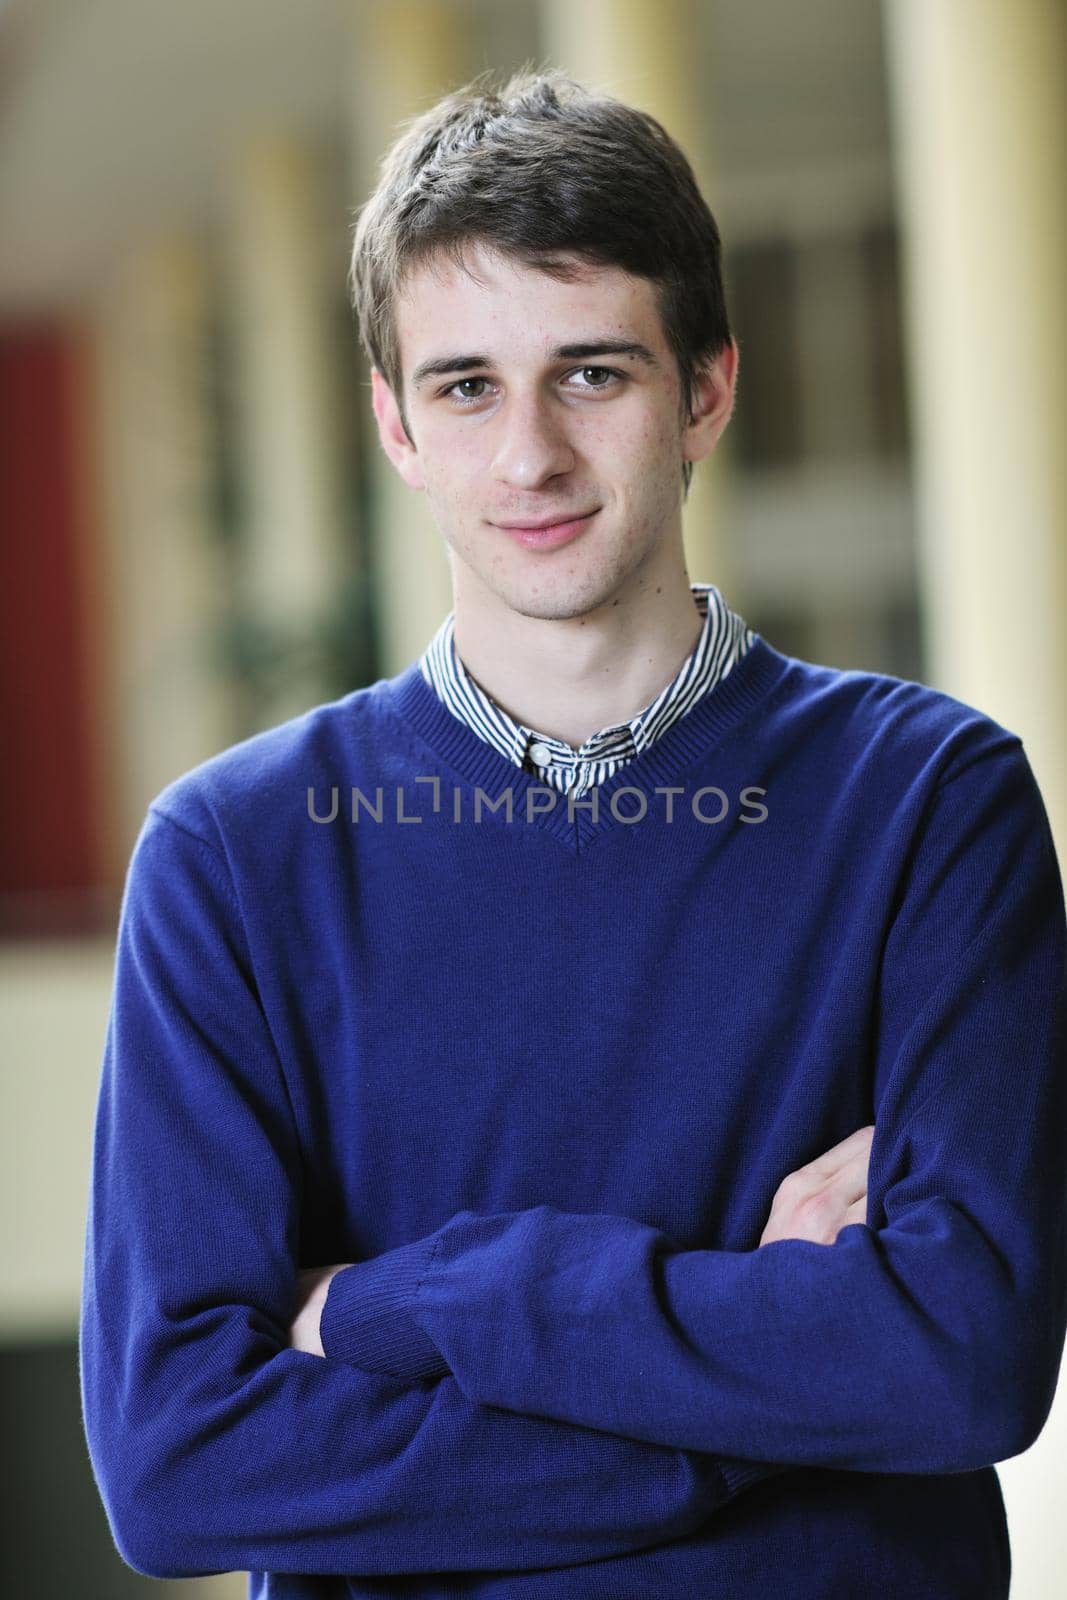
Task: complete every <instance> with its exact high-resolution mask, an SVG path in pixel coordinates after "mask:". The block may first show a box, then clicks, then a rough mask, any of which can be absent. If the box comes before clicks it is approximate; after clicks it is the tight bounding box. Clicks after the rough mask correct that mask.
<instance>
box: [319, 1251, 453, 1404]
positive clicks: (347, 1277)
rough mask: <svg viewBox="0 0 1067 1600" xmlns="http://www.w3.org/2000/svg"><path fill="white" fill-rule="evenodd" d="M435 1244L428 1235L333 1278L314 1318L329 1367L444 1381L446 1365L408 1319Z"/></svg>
mask: <svg viewBox="0 0 1067 1600" xmlns="http://www.w3.org/2000/svg"><path fill="white" fill-rule="evenodd" d="M437 1242H438V1240H437V1236H436V1235H435V1234H431V1235H429V1236H428V1237H427V1238H425V1239H418V1240H416V1241H415V1242H414V1243H413V1244H405V1245H400V1246H399V1247H398V1248H397V1249H396V1250H386V1251H384V1252H383V1253H382V1254H381V1255H379V1256H374V1257H373V1258H372V1259H371V1260H370V1261H357V1262H356V1263H355V1264H354V1265H353V1266H350V1267H345V1268H343V1269H342V1271H340V1272H335V1273H334V1275H333V1277H332V1278H331V1280H330V1287H329V1289H328V1290H327V1293H326V1304H325V1305H324V1306H323V1308H322V1314H321V1316H320V1317H319V1338H320V1339H321V1341H322V1348H323V1351H324V1353H325V1355H326V1356H327V1357H328V1358H329V1359H330V1360H331V1361H343V1362H345V1363H346V1364H347V1365H349V1366H353V1367H362V1368H363V1370H364V1371H365V1372H380V1373H385V1374H387V1375H388V1376H390V1377H395V1378H408V1379H416V1378H435V1377H444V1376H445V1374H446V1373H447V1372H448V1370H449V1369H448V1365H447V1363H446V1362H445V1361H444V1360H443V1359H442V1357H441V1354H440V1352H439V1350H438V1348H437V1346H436V1345H435V1344H434V1342H433V1340H432V1339H431V1338H430V1337H429V1335H428V1334H426V1333H424V1332H423V1331H422V1329H421V1328H420V1327H419V1325H418V1323H417V1322H416V1321H415V1319H414V1317H413V1315H412V1307H413V1306H414V1303H415V1296H416V1294H417V1293H418V1289H419V1285H420V1283H421V1282H422V1279H423V1277H424V1276H425V1274H426V1271H427V1269H428V1268H429V1265H430V1260H431V1257H432V1256H433V1252H434V1250H435V1248H436V1246H437Z"/></svg>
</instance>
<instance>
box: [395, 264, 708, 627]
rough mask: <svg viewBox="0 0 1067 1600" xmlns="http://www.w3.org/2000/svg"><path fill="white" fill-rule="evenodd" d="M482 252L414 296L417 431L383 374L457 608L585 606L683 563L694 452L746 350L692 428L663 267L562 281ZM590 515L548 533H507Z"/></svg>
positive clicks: (401, 459)
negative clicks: (660, 275)
mask: <svg viewBox="0 0 1067 1600" xmlns="http://www.w3.org/2000/svg"><path fill="white" fill-rule="evenodd" d="M465 259H466V261H467V262H468V263H469V265H470V266H471V267H472V268H473V270H474V273H475V274H476V277H472V276H471V275H470V274H469V273H467V272H464V271H463V270H461V269H460V268H459V267H457V266H455V265H454V264H453V263H452V262H451V261H450V260H448V258H447V257H443V256H438V257H436V258H435V259H434V260H433V262H432V263H428V264H425V265H423V266H421V267H419V268H418V269H416V270H415V271H414V272H412V273H411V275H410V276H409V278H408V279H407V281H406V284H405V287H404V291H403V293H402V294H401V296H400V297H399V300H398V303H397V307H396V318H397V333H398V339H399V345H400V358H401V370H402V372H403V400H404V408H405V414H406V417H407V421H408V426H409V429H410V433H411V440H412V441H413V443H409V441H408V440H407V439H406V438H405V436H404V433H403V428H402V424H401V421H400V417H399V414H398V409H397V406H396V401H395V399H394V397H393V396H392V395H391V394H390V392H389V390H388V389H387V388H386V386H385V384H384V383H383V382H382V380H381V378H380V376H379V375H378V374H377V373H375V374H374V377H373V383H374V404H375V412H376V414H377V417H378V422H379V428H380V430H381V435H382V442H383V445H384V447H385V449H386V451H387V453H388V454H389V456H390V458H391V460H392V461H393V462H394V464H395V465H396V466H397V468H398V470H399V471H400V472H401V474H402V476H403V478H404V480H405V482H407V483H408V484H409V485H410V486H411V487H412V488H416V489H425V491H426V494H427V495H428V497H429V500H430V504H431V507H432V510H433V513H434V517H435V519H436V521H437V524H438V527H439V528H440V530H441V533H442V536H443V537H444V539H445V542H446V544H447V545H448V547H449V550H450V552H451V556H452V573H453V584H454V589H455V598H456V604H457V607H459V606H460V605H461V604H462V605H463V607H464V609H465V610H467V611H470V610H471V609H476V610H478V611H479V612H480V613H481V614H483V615H484V614H487V612H498V611H499V608H500V607H501V606H503V607H505V608H508V609H510V610H512V611H515V612H518V613H520V614H522V615H524V616H530V617H542V618H552V619H560V618H567V617H576V616H583V615H586V614H588V613H589V612H591V611H594V610H596V609H597V608H599V607H602V606H605V605H610V604H611V603H612V602H613V601H614V600H619V599H623V598H626V597H628V596H629V597H633V596H634V595H635V594H637V593H638V592H639V591H640V589H641V587H642V586H643V585H644V584H645V583H648V582H653V581H655V582H658V581H660V579H661V578H662V577H663V576H664V575H665V574H666V573H667V572H668V571H669V570H670V568H671V567H672V565H673V564H674V563H677V566H678V569H679V570H684V555H683V549H682V537H681V499H682V492H681V491H682V484H681V469H682V460H683V454H688V455H689V457H690V458H691V459H694V460H695V459H697V457H698V456H700V455H704V454H706V453H707V451H708V450H709V449H711V448H712V447H713V445H714V442H715V439H717V437H718V434H719V433H720V432H721V430H722V427H724V426H725V423H726V421H727V419H728V417H729V412H730V408H731V406H732V396H733V362H734V359H735V352H734V351H733V350H732V349H731V350H729V351H727V352H724V355H723V356H722V357H720V359H719V361H718V362H717V363H716V367H715V369H713V372H712V374H711V375H709V377H708V379H707V380H706V382H705V383H704V384H703V385H702V388H701V397H702V398H701V405H702V406H703V408H704V413H705V414H704V415H703V417H702V419H701V420H700V421H698V422H697V424H695V425H693V426H690V427H687V426H686V425H685V423H684V420H683V415H682V397H681V389H680V378H679V374H678V368H677V364H676V362H675V360H674V357H673V355H672V353H671V351H670V348H669V346H668V344H667V340H666V336H665V334H664V331H663V327H662V324H661V320H660V315H659V311H658V308H657V306H656V302H655V298H654V290H653V286H652V284H651V283H650V282H649V281H648V280H647V279H644V278H634V277H630V276H629V275H627V274H626V273H624V272H622V271H621V270H619V269H618V268H614V267H591V266H584V267H583V268H582V272H581V276H580V277H578V278H576V279H574V280H573V281H571V282H560V281H559V280H558V279H555V278H552V277H549V276H548V274H546V273H544V272H540V271H538V270H536V269H535V268H532V267H527V266H525V265H523V264H521V263H519V262H517V261H515V260H514V259H512V258H510V257H503V256H501V255H499V254H497V253H496V252H490V251H489V250H487V249H486V248H485V247H483V246H481V245H477V244H472V245H471V246H470V247H469V249H468V251H467V253H466V258H465ZM608 347H612V348H608ZM621 347H627V348H621ZM575 519H582V520H580V521H579V523H578V526H576V527H574V526H572V527H570V528H563V529H560V530H558V531H555V532H552V533H550V534H548V535H544V536H542V537H541V538H540V539H539V540H534V539H532V538H527V539H526V540H525V541H524V540H523V539H522V538H520V537H519V536H518V535H517V534H515V533H514V532H510V531H508V530H509V529H513V528H514V527H515V525H516V524H519V523H524V524H531V523H540V524H544V523H548V524H552V525H558V524H565V523H573V522H574V520H575Z"/></svg>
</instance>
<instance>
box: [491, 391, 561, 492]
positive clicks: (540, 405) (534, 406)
mask: <svg viewBox="0 0 1067 1600" xmlns="http://www.w3.org/2000/svg"><path fill="white" fill-rule="evenodd" d="M495 443H496V449H495V451H494V454H493V461H492V471H493V475H494V477H495V478H496V479H497V480H498V482H500V483H506V484H508V485H509V486H510V487H511V488H514V489H536V488H539V487H540V485H541V484H543V483H545V482H547V480H548V479H549V478H554V477H556V476H557V474H559V473H565V472H570V471H571V470H572V468H573V466H574V451H573V449H572V448H571V445H570V443H569V441H568V438H567V434H566V428H565V425H564V421H563V419H562V418H561V417H560V416H558V415H554V414H553V412H552V402H551V400H550V399H549V397H547V396H545V395H542V394H531V395H527V396H522V395H515V394H512V395H511V396H509V397H508V399H507V400H506V401H505V403H504V405H503V406H502V407H501V410H500V413H499V414H498V417H497V437H496V441H495Z"/></svg>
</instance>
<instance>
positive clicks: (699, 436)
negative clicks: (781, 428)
mask: <svg viewBox="0 0 1067 1600" xmlns="http://www.w3.org/2000/svg"><path fill="white" fill-rule="evenodd" d="M737 363H738V350H737V343H736V341H735V340H733V339H731V340H730V343H729V344H728V345H725V346H724V347H723V349H722V350H720V351H719V354H718V355H717V356H716V357H715V360H714V361H713V362H712V363H711V365H710V366H707V367H702V368H700V369H699V370H698V371H697V373H696V374H695V379H694V394H693V417H694V420H693V421H692V422H690V423H688V424H687V425H686V428H685V432H684V435H683V440H682V459H683V461H702V460H703V459H704V457H705V456H709V455H710V454H711V452H712V451H713V450H714V448H715V446H716V445H717V444H718V442H719V438H720V436H721V434H722V431H723V429H724V428H725V427H726V424H727V423H728V422H729V420H730V418H731V416H732V415H733V409H734V391H735V389H736V387H737Z"/></svg>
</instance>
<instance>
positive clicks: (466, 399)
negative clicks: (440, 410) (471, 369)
mask: <svg viewBox="0 0 1067 1600" xmlns="http://www.w3.org/2000/svg"><path fill="white" fill-rule="evenodd" d="M487 381H488V380H487V379H485V378H460V379H458V380H457V382H455V383H452V384H449V386H448V388H447V389H446V390H445V391H444V394H445V397H446V398H447V399H452V400H458V401H459V403H460V404H461V405H472V404H473V403H474V401H475V400H481V399H483V398H484V395H483V394H460V393H459V391H460V390H461V389H465V388H467V387H468V386H469V385H470V384H478V383H481V384H484V383H486V382H487Z"/></svg>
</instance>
